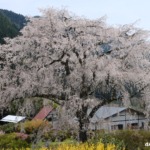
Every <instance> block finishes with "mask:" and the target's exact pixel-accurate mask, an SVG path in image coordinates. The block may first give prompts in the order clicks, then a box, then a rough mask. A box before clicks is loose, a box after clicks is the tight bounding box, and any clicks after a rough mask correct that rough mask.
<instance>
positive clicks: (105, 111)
mask: <svg viewBox="0 0 150 150" xmlns="http://www.w3.org/2000/svg"><path fill="white" fill-rule="evenodd" d="M126 109H127V108H126V107H109V106H102V107H100V108H99V109H98V110H97V111H96V113H95V115H94V116H93V118H92V120H91V121H92V122H95V121H96V120H100V119H106V118H108V117H110V116H112V115H115V114H117V113H119V112H121V111H123V110H126ZM90 111H91V110H89V112H90Z"/></svg>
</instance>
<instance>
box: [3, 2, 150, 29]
mask: <svg viewBox="0 0 150 150" xmlns="http://www.w3.org/2000/svg"><path fill="white" fill-rule="evenodd" d="M49 7H53V8H59V9H61V8H66V9H68V10H69V11H70V12H72V13H74V14H76V15H78V16H82V17H86V18H89V19H98V18H101V17H102V16H106V17H107V19H106V22H107V23H108V24H109V25H114V26H115V25H124V24H131V23H134V22H136V24H135V26H137V27H140V28H142V29H146V30H150V0H0V9H7V10H11V11H14V12H16V13H19V14H23V15H25V16H35V15H40V12H39V8H49Z"/></svg>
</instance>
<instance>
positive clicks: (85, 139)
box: [79, 130, 88, 142]
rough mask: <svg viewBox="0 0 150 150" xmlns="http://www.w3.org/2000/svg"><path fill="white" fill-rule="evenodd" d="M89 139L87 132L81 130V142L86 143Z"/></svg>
mask: <svg viewBox="0 0 150 150" xmlns="http://www.w3.org/2000/svg"><path fill="white" fill-rule="evenodd" d="M87 139H88V138H87V130H79V141H81V142H86V141H87Z"/></svg>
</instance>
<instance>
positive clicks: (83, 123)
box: [76, 105, 89, 142]
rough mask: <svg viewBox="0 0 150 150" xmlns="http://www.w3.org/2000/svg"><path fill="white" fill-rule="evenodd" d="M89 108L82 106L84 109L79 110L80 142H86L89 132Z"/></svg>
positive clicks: (77, 114)
mask: <svg viewBox="0 0 150 150" xmlns="http://www.w3.org/2000/svg"><path fill="white" fill-rule="evenodd" d="M87 109H88V107H87V106H84V105H82V109H81V110H78V111H77V113H76V116H77V118H78V121H79V141H81V142H86V141H87V139H88V137H87V130H88V125H89V120H88V117H87Z"/></svg>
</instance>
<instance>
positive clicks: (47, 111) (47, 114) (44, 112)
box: [33, 106, 53, 121]
mask: <svg viewBox="0 0 150 150" xmlns="http://www.w3.org/2000/svg"><path fill="white" fill-rule="evenodd" d="M52 111H53V107H52V106H44V107H43V108H42V109H41V110H40V111H39V113H38V114H37V115H36V116H35V117H34V118H33V120H45V119H47V120H49V121H51V119H52V117H53V113H52Z"/></svg>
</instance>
